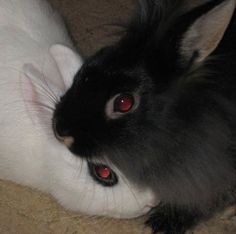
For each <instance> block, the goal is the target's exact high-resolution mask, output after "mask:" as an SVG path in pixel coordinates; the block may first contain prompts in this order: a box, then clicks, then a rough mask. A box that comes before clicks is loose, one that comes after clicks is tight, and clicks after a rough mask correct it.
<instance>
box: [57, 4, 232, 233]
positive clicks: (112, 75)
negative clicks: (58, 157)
mask: <svg viewBox="0 0 236 234" xmlns="http://www.w3.org/2000/svg"><path fill="white" fill-rule="evenodd" d="M235 5H236V2H235V0H208V1H193V2H192V3H190V1H184V0H156V1H155V0H146V1H142V2H141V8H140V12H139V14H138V16H136V17H135V18H134V19H133V20H132V21H131V23H130V25H129V27H128V29H127V32H126V33H125V35H124V36H123V37H122V38H121V40H120V41H119V42H117V43H116V44H114V45H112V46H109V47H106V48H103V49H101V50H100V51H98V52H97V53H96V54H95V55H94V56H92V57H91V58H89V59H87V60H86V61H85V63H84V65H83V66H82V68H81V70H80V71H79V72H78V73H77V74H76V76H75V78H74V82H73V84H72V86H71V88H70V89H69V90H68V91H67V92H66V94H65V95H64V96H62V98H61V100H60V102H59V103H58V104H57V106H56V111H55V113H54V118H53V124H54V130H55V134H56V136H57V137H58V139H60V140H61V141H63V142H65V143H66V145H67V146H68V148H69V149H70V151H71V152H72V153H73V154H75V155H77V156H78V157H82V158H83V159H84V160H85V161H86V162H87V164H88V168H89V171H90V175H91V176H92V177H93V178H94V180H95V181H97V182H98V183H100V184H101V185H102V186H104V187H106V188H110V189H113V188H114V187H115V186H117V184H119V176H118V175H117V173H116V170H118V171H119V172H120V173H121V174H122V175H123V176H124V177H125V178H126V180H127V181H129V183H131V184H133V185H135V186H137V187H138V188H139V189H140V193H141V191H142V190H143V191H146V190H151V191H152V193H153V194H154V200H153V202H152V203H151V204H150V205H149V208H152V209H151V211H150V212H149V213H148V214H149V219H148V220H147V222H146V223H147V225H149V226H151V227H152V229H153V233H157V232H159V231H164V233H165V234H182V233H185V232H186V230H188V229H191V228H192V227H193V226H195V225H196V224H198V223H199V222H200V221H202V220H204V219H208V218H210V217H211V216H212V215H213V214H215V212H217V211H218V210H222V209H223V208H225V207H226V206H228V205H233V204H235V200H236V199H235V193H234V192H235V188H236V154H235V153H236V152H235V150H236V136H235V135H236V91H235V90H236V43H235V42H236V15H235V12H234V9H235ZM123 202H124V204H126V203H127V204H128V203H129V201H127V200H125V199H124V201H123Z"/></svg>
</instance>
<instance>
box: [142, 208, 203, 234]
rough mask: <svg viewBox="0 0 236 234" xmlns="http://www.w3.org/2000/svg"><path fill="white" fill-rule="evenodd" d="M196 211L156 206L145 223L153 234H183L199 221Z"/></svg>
mask: <svg viewBox="0 0 236 234" xmlns="http://www.w3.org/2000/svg"><path fill="white" fill-rule="evenodd" d="M200 217H201V216H200V215H199V213H198V212H196V211H189V210H187V209H177V208H173V207H171V206H169V205H160V206H158V207H157V208H156V209H155V210H154V211H153V212H152V214H151V215H150V217H149V219H148V220H147V221H146V225H148V226H149V227H151V228H152V230H153V234H155V233H158V232H164V234H184V233H185V232H186V231H187V230H188V229H190V228H191V227H193V226H194V225H196V224H197V223H198V221H199V220H200Z"/></svg>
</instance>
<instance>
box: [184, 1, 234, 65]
mask: <svg viewBox="0 0 236 234" xmlns="http://www.w3.org/2000/svg"><path fill="white" fill-rule="evenodd" d="M208 2H212V3H213V4H214V0H213V1H208ZM218 2H219V1H218ZM235 5H236V1H235V0H225V1H222V2H221V3H220V4H218V5H216V6H215V7H214V8H213V9H211V10H210V11H208V12H207V13H205V14H203V15H201V16H200V17H199V18H198V19H197V20H196V21H195V22H194V23H193V24H192V25H191V26H190V28H189V29H188V30H187V32H186V33H185V34H184V36H183V39H182V41H181V43H180V44H181V46H180V53H181V56H182V57H183V59H184V61H190V60H191V59H192V58H193V57H194V54H197V56H196V59H195V62H202V61H204V60H205V59H206V58H207V57H208V56H209V55H210V54H211V53H212V52H213V51H214V50H215V49H216V47H217V46H218V45H219V43H220V42H221V40H222V38H223V36H224V34H225V31H226V29H227V27H228V25H229V23H230V21H231V18H232V15H233V13H234V10H235Z"/></svg>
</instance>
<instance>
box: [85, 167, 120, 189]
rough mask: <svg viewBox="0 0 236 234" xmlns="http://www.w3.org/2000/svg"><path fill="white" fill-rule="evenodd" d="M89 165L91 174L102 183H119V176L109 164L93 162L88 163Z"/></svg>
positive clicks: (111, 184)
mask: <svg viewBox="0 0 236 234" xmlns="http://www.w3.org/2000/svg"><path fill="white" fill-rule="evenodd" d="M88 166H89V171H90V174H91V175H92V177H93V178H94V179H95V180H96V181H97V182H99V183H100V184H102V185H104V186H113V185H115V184H117V182H118V179H117V176H116V174H115V172H114V171H113V170H112V169H110V168H109V167H108V166H105V165H101V164H93V163H88Z"/></svg>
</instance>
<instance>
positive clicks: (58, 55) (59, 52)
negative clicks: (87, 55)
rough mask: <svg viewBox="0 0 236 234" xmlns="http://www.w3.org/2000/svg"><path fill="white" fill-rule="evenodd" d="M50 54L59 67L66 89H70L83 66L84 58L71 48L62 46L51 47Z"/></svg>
mask: <svg viewBox="0 0 236 234" xmlns="http://www.w3.org/2000/svg"><path fill="white" fill-rule="evenodd" d="M50 53H51V55H52V57H53V58H54V60H55V62H56V64H57V66H58V69H59V71H60V73H61V75H62V78H63V80H64V83H65V85H66V87H67V88H69V87H70V86H71V84H72V82H73V79H74V76H75V74H76V73H77V72H78V70H79V69H80V67H81V66H82V58H81V57H80V56H79V55H78V54H77V53H75V52H74V51H73V50H72V49H70V48H69V47H66V46H64V45H60V44H56V45H53V46H51V48H50Z"/></svg>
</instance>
